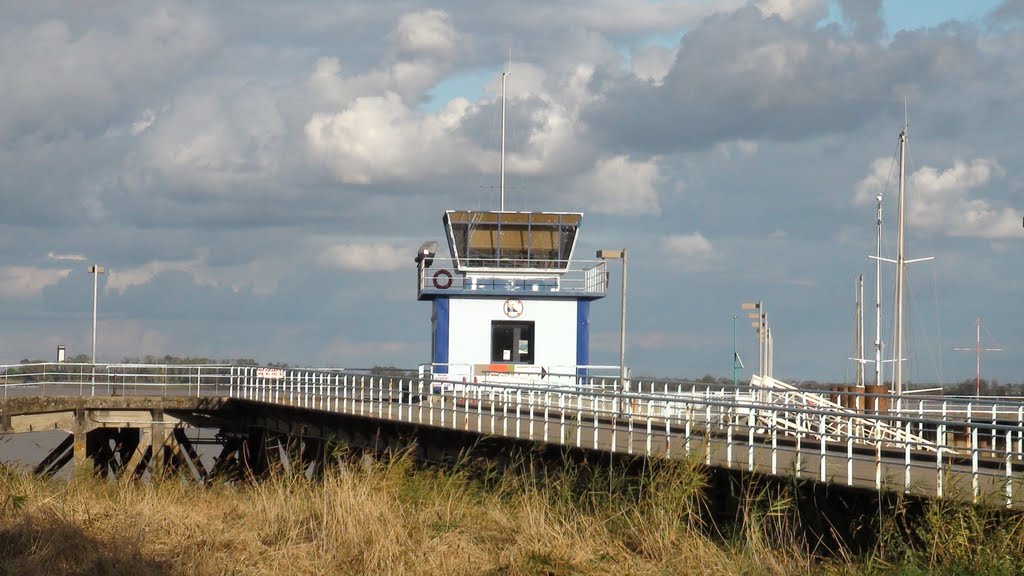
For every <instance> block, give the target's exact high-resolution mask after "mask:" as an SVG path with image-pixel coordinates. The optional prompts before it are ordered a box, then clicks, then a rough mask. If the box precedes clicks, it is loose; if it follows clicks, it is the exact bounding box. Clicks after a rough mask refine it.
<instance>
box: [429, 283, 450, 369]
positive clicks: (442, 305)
mask: <svg viewBox="0 0 1024 576" xmlns="http://www.w3.org/2000/svg"><path fill="white" fill-rule="evenodd" d="M448 303H449V299H448V298H435V299H434V311H433V316H432V317H431V323H430V324H431V325H432V326H433V328H434V334H433V336H432V337H433V345H432V346H431V348H432V349H433V350H434V357H433V358H432V359H431V362H433V363H434V364H440V366H435V367H434V372H435V373H437V374H447V373H448V342H449V338H448V331H449V325H448V315H449V314H448V312H449V308H448Z"/></svg>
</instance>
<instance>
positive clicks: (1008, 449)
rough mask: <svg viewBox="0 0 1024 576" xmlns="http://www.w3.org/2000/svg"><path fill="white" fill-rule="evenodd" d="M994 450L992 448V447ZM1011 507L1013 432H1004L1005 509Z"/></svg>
mask: <svg viewBox="0 0 1024 576" xmlns="http://www.w3.org/2000/svg"><path fill="white" fill-rule="evenodd" d="M993 448H994V446H993ZM1012 506H1013V432H1012V431H1010V430H1007V431H1006V507H1007V508H1011V507H1012Z"/></svg>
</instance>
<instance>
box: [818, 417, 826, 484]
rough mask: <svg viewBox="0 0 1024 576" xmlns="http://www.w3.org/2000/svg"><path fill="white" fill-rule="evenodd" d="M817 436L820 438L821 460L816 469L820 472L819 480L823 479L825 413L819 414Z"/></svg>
mask: <svg viewBox="0 0 1024 576" xmlns="http://www.w3.org/2000/svg"><path fill="white" fill-rule="evenodd" d="M818 436H819V437H820V438H821V460H820V461H819V463H818V469H819V470H820V472H821V481H822V482H824V481H825V414H822V415H821V421H820V422H819V424H818Z"/></svg>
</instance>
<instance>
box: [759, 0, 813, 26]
mask: <svg viewBox="0 0 1024 576" xmlns="http://www.w3.org/2000/svg"><path fill="white" fill-rule="evenodd" d="M754 6H757V8H758V10H760V11H761V13H762V14H764V15H765V17H771V16H775V17H778V18H781V19H782V20H796V21H803V22H817V21H818V20H820V19H821V18H822V17H823V16H825V15H826V14H828V7H827V6H826V4H825V2H824V1H823V0H756V1H755V2H754Z"/></svg>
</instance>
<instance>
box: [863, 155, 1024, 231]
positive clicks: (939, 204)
mask: <svg viewBox="0 0 1024 576" xmlns="http://www.w3.org/2000/svg"><path fill="white" fill-rule="evenodd" d="M891 167H892V161H891V160H890V159H886V158H880V159H877V160H875V161H874V162H872V163H871V167H870V169H869V172H868V175H867V176H865V177H864V178H863V179H862V180H861V181H860V182H859V183H858V184H857V187H856V194H855V196H854V202H855V203H857V204H861V205H863V204H868V203H871V202H873V201H874V197H875V195H876V194H882V193H883V191H884V189H885V187H886V183H887V182H888V185H889V187H890V189H892V190H893V191H894V190H895V186H896V184H895V178H897V177H898V176H897V175H894V174H892V168H891ZM1005 174H1006V170H1005V169H1004V168H1003V167H1002V166H1001V165H1000V164H999V163H998V162H997V161H996V160H994V159H991V158H976V159H974V160H971V161H969V162H965V161H963V160H957V161H955V162H954V163H953V165H952V166H951V167H949V168H947V169H945V170H941V169H938V168H934V167H931V166H925V167H923V168H921V169H919V170H917V171H916V172H914V173H913V174H911V175H910V176H909V177H908V186H907V194H908V196H907V199H906V207H907V208H906V209H907V223H908V225H910V226H912V227H915V228H919V229H923V230H929V231H932V232H937V233H940V234H944V235H948V236H960V237H971V238H989V239H996V238H1010V237H1024V230H1022V229H1021V226H1020V223H1021V214H1022V212H1021V211H1019V210H1017V209H1014V208H1011V207H1008V206H1007V207H998V206H994V205H993V204H992V202H991V201H990V200H987V199H985V198H977V197H973V196H972V194H976V191H978V190H983V189H985V188H986V187H987V186H988V185H989V183H990V182H991V181H992V180H993V179H995V178H1001V177H1003V176H1005ZM893 191H891V192H890V195H892V194H894V192H893Z"/></svg>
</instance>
